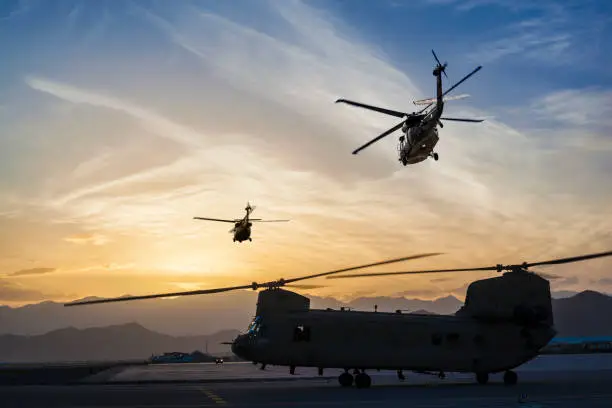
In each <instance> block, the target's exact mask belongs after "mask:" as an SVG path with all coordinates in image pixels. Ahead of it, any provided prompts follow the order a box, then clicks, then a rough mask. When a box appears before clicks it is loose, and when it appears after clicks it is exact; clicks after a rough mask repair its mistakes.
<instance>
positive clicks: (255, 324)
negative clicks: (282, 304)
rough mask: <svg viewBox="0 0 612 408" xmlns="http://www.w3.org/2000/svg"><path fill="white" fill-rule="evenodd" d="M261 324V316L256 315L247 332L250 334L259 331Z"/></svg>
mask: <svg viewBox="0 0 612 408" xmlns="http://www.w3.org/2000/svg"><path fill="white" fill-rule="evenodd" d="M260 326H261V316H256V317H255V318H254V319H253V321H252V322H251V324H249V328H248V329H247V333H249V334H255V333H257V332H258V331H259V328H260Z"/></svg>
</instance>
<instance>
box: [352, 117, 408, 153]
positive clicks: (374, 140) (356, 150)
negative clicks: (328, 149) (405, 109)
mask: <svg viewBox="0 0 612 408" xmlns="http://www.w3.org/2000/svg"><path fill="white" fill-rule="evenodd" d="M404 123H405V121H401V122H400V123H398V124H397V125H395V126H393V127H392V128H391V129H388V130H386V131H385V132H383V133H381V134H380V135H378V136H376V137H375V138H374V139H372V140H370V141H369V142H368V143H366V144H364V145H362V146H361V147H359V148H357V149H355V150H354V151H353V154H357V153H359V152H360V151H362V150H363V149H365V148H366V147H368V146H370V145H371V144H374V143H376V142H378V141H379V140H380V139H382V138H383V137H386V136H389V135H390V134H391V133H393V132H395V131H396V130H398V129H399V128H401V127H402V126H404Z"/></svg>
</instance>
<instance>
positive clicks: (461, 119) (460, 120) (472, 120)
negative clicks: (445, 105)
mask: <svg viewBox="0 0 612 408" xmlns="http://www.w3.org/2000/svg"><path fill="white" fill-rule="evenodd" d="M440 119H441V120H450V121H454V122H472V123H480V122H484V119H464V118H444V117H442V118H440Z"/></svg>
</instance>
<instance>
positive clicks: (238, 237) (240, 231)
mask: <svg viewBox="0 0 612 408" xmlns="http://www.w3.org/2000/svg"><path fill="white" fill-rule="evenodd" d="M254 210H255V207H254V206H253V207H251V204H250V203H248V202H247V206H246V207H245V209H244V211H246V214H245V215H244V217H242V218H236V219H233V220H225V219H221V218H206V217H193V219H194V220H205V221H217V222H231V223H234V227H233V228H232V229H231V230H229V231H228V232H229V233H233V234H234V242H236V241H238V242H242V241H246V240H247V239H248V240H249V241H253V239H251V227H252V225H253V222H288V221H289V220H262V219H261V218H249V216H250V215H251V213H252V212H253V211H254Z"/></svg>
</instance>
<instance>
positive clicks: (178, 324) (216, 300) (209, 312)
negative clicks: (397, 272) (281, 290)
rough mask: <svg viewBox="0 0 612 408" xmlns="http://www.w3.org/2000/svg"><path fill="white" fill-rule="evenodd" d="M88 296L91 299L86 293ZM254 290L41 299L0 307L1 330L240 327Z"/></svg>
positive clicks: (431, 307) (388, 302) (389, 307)
mask: <svg viewBox="0 0 612 408" xmlns="http://www.w3.org/2000/svg"><path fill="white" fill-rule="evenodd" d="M88 299H93V298H88ZM310 299H311V307H313V308H321V309H324V308H328V307H331V308H334V309H339V308H340V307H341V306H349V307H351V308H353V309H355V310H374V305H375V304H377V305H378V310H379V311H381V312H382V311H395V310H397V309H402V310H410V311H414V310H419V309H422V310H427V311H430V312H434V313H438V314H449V313H454V312H455V311H456V310H457V309H459V308H460V307H461V305H462V304H463V302H461V301H460V300H459V299H457V298H455V297H453V296H447V297H443V298H440V299H436V300H420V299H408V298H404V297H362V298H358V299H355V300H353V301H351V302H349V303H343V302H340V301H338V300H337V299H334V298H329V297H327V298H324V297H316V296H310ZM256 303H257V292H254V291H236V292H230V293H223V294H214V295H208V296H186V297H183V298H175V299H150V300H142V301H138V302H126V303H107V304H101V305H90V306H83V307H64V306H63V305H62V304H60V303H56V302H42V303H38V304H31V305H27V306H23V307H16V308H11V307H8V306H0V334H23V335H37V334H44V333H47V332H49V331H52V330H57V329H61V328H65V327H74V328H77V329H84V328H88V327H104V326H112V325H119V324H125V323H130V322H138V323H139V324H141V325H143V326H144V327H147V328H149V329H150V330H154V331H156V332H159V333H165V334H169V335H172V336H193V335H202V334H207V333H214V332H217V331H220V330H235V329H245V328H246V327H247V326H248V324H249V322H250V321H251V320H252V319H253V313H254V312H255V305H256Z"/></svg>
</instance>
